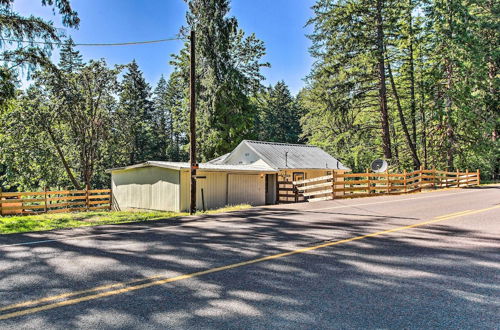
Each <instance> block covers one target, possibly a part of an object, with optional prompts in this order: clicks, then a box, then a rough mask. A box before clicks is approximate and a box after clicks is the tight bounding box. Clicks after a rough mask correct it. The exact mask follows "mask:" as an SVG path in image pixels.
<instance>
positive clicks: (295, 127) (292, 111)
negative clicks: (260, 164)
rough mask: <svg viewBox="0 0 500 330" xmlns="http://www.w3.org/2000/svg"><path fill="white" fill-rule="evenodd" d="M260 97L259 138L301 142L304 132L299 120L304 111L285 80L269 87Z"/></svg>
mask: <svg viewBox="0 0 500 330" xmlns="http://www.w3.org/2000/svg"><path fill="white" fill-rule="evenodd" d="M260 99H261V101H260V102H259V104H258V108H259V112H260V120H259V122H260V125H259V132H258V137H259V139H260V140H262V141H275V142H286V143H299V142H300V135H301V133H302V132H301V127H300V122H299V120H300V117H301V115H302V113H301V110H300V107H299V104H298V103H297V101H296V100H295V99H294V98H293V96H292V95H291V94H290V91H289V90H288V86H287V85H286V84H285V82H284V81H279V82H277V83H276V85H275V86H274V87H269V89H268V90H267V91H265V92H263V93H262V97H261V98H260Z"/></svg>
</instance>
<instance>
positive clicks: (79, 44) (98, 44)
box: [1, 37, 186, 47]
mask: <svg viewBox="0 0 500 330" xmlns="http://www.w3.org/2000/svg"><path fill="white" fill-rule="evenodd" d="M174 40H186V39H185V38H180V37H175V38H167V39H157V40H146V41H131V42H116V43H75V44H74V46H96V47H106V46H130V45H144V44H155V43H160V42H167V41H174ZM1 41H4V42H5V41H7V42H22V43H31V44H38V45H54V46H62V45H64V42H51V41H29V40H15V39H1Z"/></svg>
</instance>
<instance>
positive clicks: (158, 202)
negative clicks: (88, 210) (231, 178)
mask: <svg viewBox="0 0 500 330" xmlns="http://www.w3.org/2000/svg"><path fill="white" fill-rule="evenodd" d="M179 173H180V172H179V171H177V170H172V169H166V168H159V167H144V168H136V169H129V170H122V171H113V172H112V174H111V187H112V189H113V205H114V208H115V209H117V210H125V209H130V208H137V209H148V210H159V211H176V212H178V211H180V194H179V193H180V187H179V182H180V181H179Z"/></svg>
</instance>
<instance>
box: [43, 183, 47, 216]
mask: <svg viewBox="0 0 500 330" xmlns="http://www.w3.org/2000/svg"><path fill="white" fill-rule="evenodd" d="M43 195H44V198H43V202H44V204H45V207H44V210H45V213H47V211H48V207H47V186H45V188H43Z"/></svg>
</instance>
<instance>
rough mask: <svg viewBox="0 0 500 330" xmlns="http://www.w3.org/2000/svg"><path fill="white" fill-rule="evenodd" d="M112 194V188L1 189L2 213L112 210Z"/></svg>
mask: <svg viewBox="0 0 500 330" xmlns="http://www.w3.org/2000/svg"><path fill="white" fill-rule="evenodd" d="M111 195H112V194H111V189H93V190H91V189H85V190H57V191H48V190H45V191H37V192H1V191H0V215H19V214H21V215H23V214H40V213H62V212H73V211H93V210H105V209H109V210H111V206H112V198H111Z"/></svg>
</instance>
